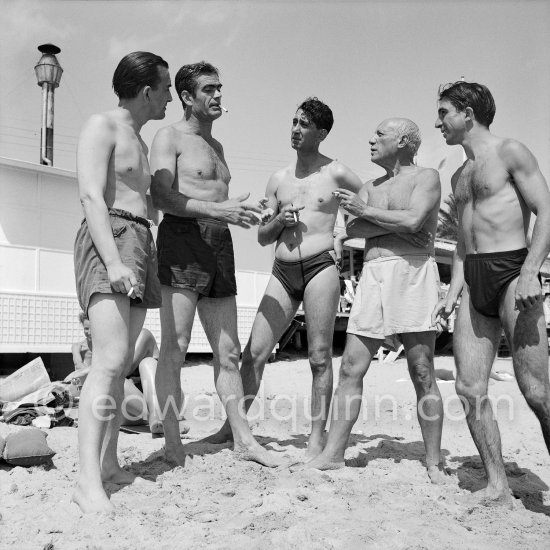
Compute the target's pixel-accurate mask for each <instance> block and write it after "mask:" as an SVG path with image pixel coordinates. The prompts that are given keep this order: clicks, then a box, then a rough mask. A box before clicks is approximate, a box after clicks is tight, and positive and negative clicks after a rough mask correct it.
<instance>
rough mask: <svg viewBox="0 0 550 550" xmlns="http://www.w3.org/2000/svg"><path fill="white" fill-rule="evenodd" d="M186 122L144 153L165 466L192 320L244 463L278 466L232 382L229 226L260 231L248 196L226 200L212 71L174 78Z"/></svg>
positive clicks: (197, 69)
mask: <svg viewBox="0 0 550 550" xmlns="http://www.w3.org/2000/svg"><path fill="white" fill-rule="evenodd" d="M175 86H176V91H177V93H178V97H179V98H180V99H181V102H182V104H183V109H184V117H183V119H182V120H180V121H179V122H176V123H175V124H172V125H171V126H167V127H166V128H163V129H161V130H159V132H158V133H157V135H156V136H155V139H154V142H153V147H152V150H151V167H152V171H153V183H152V187H151V195H152V197H153V203H154V205H155V207H156V208H159V209H160V210H162V211H163V212H164V219H163V221H162V222H161V224H160V226H159V231H158V238H157V246H158V257H159V277H160V282H161V285H162V304H163V305H162V308H161V310H160V321H161V330H162V339H161V345H160V356H159V368H158V369H157V377H156V385H157V395H158V398H159V403H160V407H161V411H162V412H163V415H164V418H163V423H164V434H165V438H166V450H165V452H166V458H167V460H169V461H170V462H172V463H175V464H179V465H184V463H185V450H184V447H183V445H182V444H181V440H180V432H179V425H178V416H179V410H178V406H176V405H175V404H179V403H181V402H182V401H181V387H180V369H181V367H182V366H183V364H184V361H185V354H186V352H187V348H188V345H189V340H190V338H191V329H192V327H193V319H194V317H195V311H196V310H197V311H198V313H199V318H200V320H201V323H202V326H203V328H204V331H205V333H206V336H207V338H208V341H209V343H210V346H211V347H212V352H213V355H214V382H215V384H216V390H217V391H218V395H219V396H220V399H221V401H222V404H223V406H224V407H225V410H226V412H227V417H228V420H229V423H230V425H231V429H232V431H233V436H234V451H235V453H236V454H237V455H238V456H239V457H240V458H242V459H244V460H253V461H256V462H259V463H261V464H264V465H266V466H275V465H276V461H275V459H274V457H273V455H272V454H270V453H269V452H268V451H267V450H266V449H264V448H263V447H262V446H261V445H260V444H259V443H258V442H257V441H256V440H255V439H254V437H253V436H252V432H251V431H250V428H249V426H248V423H247V420H246V415H245V413H244V410H243V389H242V382H241V378H240V376H239V356H240V351H241V349H240V344H239V338H238V334H237V305H236V300H235V295H236V293H237V286H236V282H235V264H234V258H233V244H232V241H231V233H230V231H229V228H228V227H227V224H228V223H231V224H235V225H240V226H241V227H245V228H248V227H250V226H251V225H255V224H256V223H257V222H258V218H257V217H256V215H255V213H260V212H261V210H260V208H258V206H257V205H252V204H248V203H246V202H244V201H245V200H246V199H247V198H248V195H243V196H241V197H239V198H237V199H233V200H229V199H228V190H229V180H230V179H231V175H230V173H229V168H228V167H227V164H226V162H225V158H224V155H223V148H222V145H221V144H220V143H219V142H218V141H216V140H215V139H214V138H213V137H212V124H213V123H214V121H215V120H216V119H218V118H219V117H220V116H221V114H222V107H221V97H222V94H221V88H222V85H221V83H220V79H219V76H218V70H217V69H216V68H215V67H213V66H212V65H210V64H209V63H206V62H204V61H201V62H199V63H194V64H192V65H184V66H183V67H182V68H181V69H180V70H179V71H178V73H177V75H176V79H175Z"/></svg>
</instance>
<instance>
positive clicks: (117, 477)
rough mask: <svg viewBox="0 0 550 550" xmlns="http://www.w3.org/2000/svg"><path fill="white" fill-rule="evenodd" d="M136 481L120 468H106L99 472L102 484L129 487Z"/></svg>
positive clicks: (129, 473) (134, 476) (134, 477)
mask: <svg viewBox="0 0 550 550" xmlns="http://www.w3.org/2000/svg"><path fill="white" fill-rule="evenodd" d="M136 479H137V476H136V475H134V474H132V473H131V472H128V471H127V470H124V469H122V468H121V467H120V466H118V468H108V469H105V468H104V469H102V470H101V481H103V483H114V484H116V485H131V484H132V483H134V482H135V481H136Z"/></svg>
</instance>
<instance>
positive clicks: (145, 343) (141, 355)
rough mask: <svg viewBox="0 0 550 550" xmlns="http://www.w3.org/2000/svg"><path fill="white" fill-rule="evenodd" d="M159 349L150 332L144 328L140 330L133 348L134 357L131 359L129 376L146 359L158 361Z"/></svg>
mask: <svg viewBox="0 0 550 550" xmlns="http://www.w3.org/2000/svg"><path fill="white" fill-rule="evenodd" d="M158 356H159V349H158V346H157V341H156V340H155V337H154V336H153V334H152V332H151V331H150V330H148V329H146V328H144V329H141V332H140V333H139V336H138V337H137V340H136V346H135V348H134V357H133V359H132V367H131V370H130V373H129V374H131V373H132V372H133V371H134V370H135V369H137V368H138V367H139V364H140V363H141V362H142V361H143V360H144V359H145V358H147V357H152V358H154V359H158Z"/></svg>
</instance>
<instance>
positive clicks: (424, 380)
mask: <svg viewBox="0 0 550 550" xmlns="http://www.w3.org/2000/svg"><path fill="white" fill-rule="evenodd" d="M401 336H402V339H403V346H404V348H405V353H406V355H407V364H408V366H409V373H410V375H411V380H412V382H413V385H414V389H415V391H416V400H417V404H418V405H417V415H418V423H419V424H420V429H421V431H422V438H423V439H424V446H425V447H426V467H427V469H428V476H429V477H430V480H431V482H432V483H445V481H446V477H445V472H444V470H443V467H442V466H441V465H440V461H441V458H440V451H441V430H442V429H443V403H442V401H441V394H440V393H439V388H438V387H437V383H436V381H435V374H434V362H433V361H434V347H435V332H413V333H409V334H402V335H401Z"/></svg>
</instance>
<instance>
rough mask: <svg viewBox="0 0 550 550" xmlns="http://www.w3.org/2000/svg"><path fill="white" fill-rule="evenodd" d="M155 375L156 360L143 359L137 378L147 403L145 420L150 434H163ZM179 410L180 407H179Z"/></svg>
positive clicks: (150, 358)
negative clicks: (139, 380)
mask: <svg viewBox="0 0 550 550" xmlns="http://www.w3.org/2000/svg"><path fill="white" fill-rule="evenodd" d="M156 373H157V360H156V359H153V358H152V357H145V359H142V361H141V362H140V364H139V377H140V379H141V387H142V388H143V397H144V399H145V402H146V403H147V412H148V417H147V420H148V422H149V428H150V430H151V433H152V434H155V433H164V431H163V427H162V419H161V414H160V406H159V402H158V398H157V392H156V390H155V376H156ZM180 408H181V405H180Z"/></svg>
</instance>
